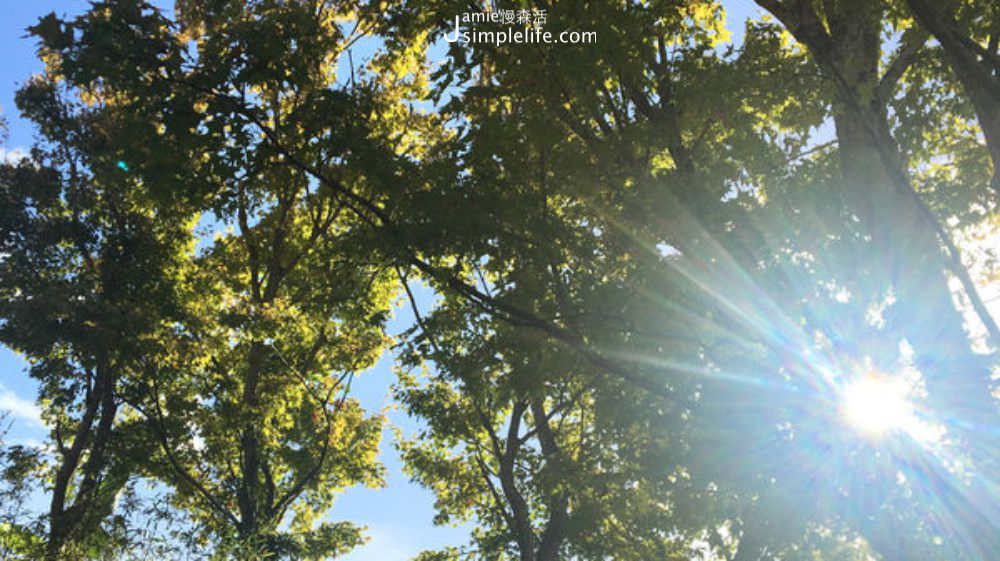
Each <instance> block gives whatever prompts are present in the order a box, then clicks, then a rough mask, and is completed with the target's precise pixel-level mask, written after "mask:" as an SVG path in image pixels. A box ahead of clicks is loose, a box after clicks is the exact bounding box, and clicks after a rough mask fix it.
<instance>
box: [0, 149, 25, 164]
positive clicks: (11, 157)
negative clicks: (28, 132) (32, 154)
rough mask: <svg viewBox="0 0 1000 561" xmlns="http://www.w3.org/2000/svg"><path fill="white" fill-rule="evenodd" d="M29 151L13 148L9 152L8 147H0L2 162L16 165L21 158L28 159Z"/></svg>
mask: <svg viewBox="0 0 1000 561" xmlns="http://www.w3.org/2000/svg"><path fill="white" fill-rule="evenodd" d="M27 157H28V151H27V150H25V149H24V148H13V149H10V150H8V149H7V148H6V147H3V146H0V162H6V163H15V162H17V161H18V160H20V159H21V158H27Z"/></svg>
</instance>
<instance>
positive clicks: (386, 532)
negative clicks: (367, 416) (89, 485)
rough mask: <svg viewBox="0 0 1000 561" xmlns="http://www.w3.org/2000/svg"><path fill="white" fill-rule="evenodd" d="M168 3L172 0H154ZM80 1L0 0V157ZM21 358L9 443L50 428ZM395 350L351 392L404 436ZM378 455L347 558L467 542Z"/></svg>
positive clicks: (736, 11)
mask: <svg viewBox="0 0 1000 561" xmlns="http://www.w3.org/2000/svg"><path fill="white" fill-rule="evenodd" d="M156 3H158V4H160V5H163V6H169V5H170V2H169V1H167V0H161V1H160V2H156ZM723 4H724V5H726V7H727V9H728V10H729V18H728V19H729V21H728V25H727V26H728V27H729V29H730V32H731V34H732V38H733V40H734V41H736V42H739V41H740V39H741V37H742V22H743V21H744V20H745V19H746V17H748V16H751V15H754V14H756V13H757V9H756V8H755V6H754V4H753V2H752V0H724V2H723ZM87 6H88V2H86V1H83V0H31V1H24V0H0V10H2V14H3V15H2V17H0V53H3V55H2V56H3V62H2V63H0V115H2V116H3V118H4V119H6V121H7V125H8V136H7V138H6V140H5V141H4V142H3V143H2V144H0V158H2V159H7V158H10V157H16V155H17V154H18V153H24V152H27V150H28V149H29V148H30V146H31V144H32V141H33V138H34V134H35V131H34V129H33V128H32V126H31V124H30V123H28V122H27V121H25V120H23V119H21V118H20V117H19V115H18V114H17V110H16V108H15V106H14V94H15V92H16V91H17V88H18V87H19V85H20V84H21V83H23V82H24V81H25V80H26V79H27V78H29V77H30V76H31V75H33V74H35V73H38V72H40V71H41V70H42V64H41V62H40V61H39V60H38V59H37V57H36V56H35V48H36V45H35V43H34V41H33V40H32V39H30V38H28V37H27V36H26V32H25V29H26V28H27V27H28V26H30V25H33V24H34V23H36V22H37V20H38V18H39V17H41V16H44V15H46V14H48V13H49V12H53V11H54V12H56V14H58V15H74V14H78V13H81V12H82V11H84V10H86V8H87ZM417 300H418V301H419V303H420V305H421V306H423V307H429V306H430V305H431V304H432V303H433V295H432V294H431V293H430V292H429V291H428V290H426V289H421V290H418V291H417ZM412 323H413V316H412V313H411V312H410V310H409V308H408V306H401V307H399V308H398V309H397V310H396V314H395V316H394V317H393V319H392V320H391V321H390V322H389V332H390V333H391V334H394V335H395V334H399V333H401V332H403V331H404V330H406V329H407V328H408V327H410V325H412ZM26 366H27V365H26V363H25V361H24V360H23V359H21V358H20V357H19V356H17V355H16V354H15V353H13V352H12V351H11V350H9V349H7V348H4V347H2V346H0V411H8V412H9V413H10V415H11V417H10V419H11V432H10V433H9V434H8V441H9V442H11V443H16V444H35V443H40V442H42V441H44V440H45V437H46V434H47V432H48V431H47V429H46V428H45V426H44V425H43V424H42V422H41V420H40V418H39V415H38V409H37V407H36V406H35V404H34V398H35V395H36V391H37V386H36V384H35V383H34V382H33V381H32V380H31V379H30V378H29V377H28V375H27V373H26V371H25V368H26ZM391 367H392V356H391V355H389V354H387V355H386V356H384V357H382V359H381V360H380V361H379V362H378V364H376V365H375V366H374V367H373V368H372V369H370V370H369V371H367V372H365V373H364V374H363V375H361V376H360V377H358V379H357V380H356V381H355V382H354V385H353V386H352V392H353V394H354V396H355V397H356V398H358V399H359V400H360V401H361V403H362V404H363V405H364V406H365V408H366V409H368V410H369V411H372V412H374V411H383V412H385V413H386V414H387V415H388V418H389V422H390V425H392V426H395V427H399V428H400V429H401V430H402V431H403V433H404V434H409V435H412V434H415V432H416V431H417V430H419V424H418V423H417V422H416V421H414V420H413V419H410V418H407V416H406V415H405V414H404V413H402V412H401V411H397V410H393V409H392V407H391V400H390V398H389V387H390V385H391V383H392V381H393V378H394V376H393V373H392V370H391ZM381 460H382V462H383V463H384V464H385V466H386V473H387V486H386V487H385V488H382V489H363V488H355V489H349V490H347V491H346V492H345V493H344V494H343V495H341V497H340V498H339V499H338V500H337V502H336V504H335V505H334V508H333V510H332V512H331V514H330V517H331V519H333V520H349V521H352V522H354V523H356V524H360V525H364V526H367V528H368V532H367V533H368V536H369V538H370V540H369V542H368V543H367V544H366V545H364V546H362V547H360V548H358V549H356V550H355V551H353V552H352V553H351V554H349V555H347V556H345V557H343V558H342V559H343V560H345V561H387V560H397V559H399V560H402V559H408V558H411V557H413V556H414V555H416V554H417V553H419V552H420V551H422V550H426V549H437V548H441V547H443V546H446V545H454V546H460V545H463V544H465V543H466V541H467V538H468V532H469V529H470V527H469V526H464V527H450V526H447V527H436V526H434V525H433V524H432V522H431V520H432V518H433V516H434V508H433V502H434V497H433V495H432V493H431V492H430V491H429V490H426V489H424V488H422V487H420V486H418V485H416V484H415V483H412V482H410V481H409V479H408V477H407V476H406V474H405V473H404V472H403V469H402V464H401V462H400V459H399V456H398V453H397V452H396V449H395V448H394V447H393V445H392V433H391V429H387V430H386V433H385V435H384V439H383V447H382V454H381Z"/></svg>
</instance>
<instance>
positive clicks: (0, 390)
mask: <svg viewBox="0 0 1000 561" xmlns="http://www.w3.org/2000/svg"><path fill="white" fill-rule="evenodd" d="M2 412H9V413H10V415H11V417H12V418H13V420H15V421H23V422H26V423H28V424H30V425H33V426H36V427H44V426H45V424H44V423H43V422H42V415H41V410H40V409H39V408H38V406H37V405H35V403H34V402H32V401H28V400H27V399H24V398H23V397H21V396H19V395H17V394H16V393H14V392H13V391H11V390H9V389H7V388H6V387H4V386H3V385H2V384H0V413H2Z"/></svg>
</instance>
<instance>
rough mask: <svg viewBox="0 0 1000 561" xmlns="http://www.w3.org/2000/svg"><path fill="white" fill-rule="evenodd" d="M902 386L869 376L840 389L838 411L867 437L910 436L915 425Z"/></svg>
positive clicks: (904, 385)
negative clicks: (895, 433)
mask: <svg viewBox="0 0 1000 561" xmlns="http://www.w3.org/2000/svg"><path fill="white" fill-rule="evenodd" d="M909 393H910V392H909V391H908V388H907V386H906V384H905V383H904V382H902V381H901V380H895V379H890V378H879V377H874V376H869V377H867V378H862V379H860V380H857V381H854V382H852V383H850V384H848V385H847V386H846V387H845V388H844V392H843V403H842V411H843V415H844V419H845V420H846V421H847V423H848V424H850V425H851V426H852V427H854V428H855V429H857V430H858V431H860V432H861V433H864V434H866V435H869V436H873V437H878V436H882V435H884V434H887V433H890V432H894V431H903V432H910V433H912V432H914V431H915V430H917V429H918V428H919V425H920V423H919V421H918V420H917V417H916V415H914V412H913V404H912V403H911V402H910V399H909Z"/></svg>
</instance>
